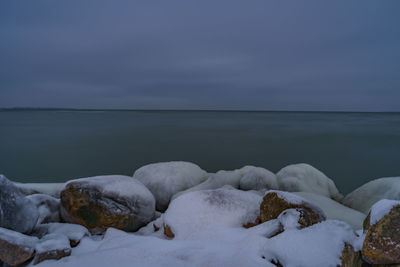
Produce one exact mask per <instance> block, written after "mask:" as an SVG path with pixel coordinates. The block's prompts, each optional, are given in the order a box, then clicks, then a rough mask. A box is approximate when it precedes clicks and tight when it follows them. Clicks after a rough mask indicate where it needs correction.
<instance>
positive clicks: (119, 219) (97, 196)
mask: <svg viewBox="0 0 400 267" xmlns="http://www.w3.org/2000/svg"><path fill="white" fill-rule="evenodd" d="M154 212H155V199H154V197H153V195H152V194H151V192H150V191H149V190H148V189H147V188H146V187H145V186H144V185H143V184H142V183H141V182H139V181H138V180H136V179H134V178H132V177H128V176H122V175H108V176H96V177H89V178H82V179H77V180H72V181H70V182H68V183H66V185H65V188H64V189H63V190H62V191H61V216H62V218H63V219H64V220H65V221H66V222H69V223H77V224H81V225H83V226H85V227H86V228H88V229H89V230H92V231H93V232H103V231H104V230H106V229H107V228H109V227H114V228H117V229H121V230H124V231H136V230H137V229H139V228H140V227H141V226H143V225H145V224H147V223H148V222H150V221H151V220H152V219H153V217H154Z"/></svg>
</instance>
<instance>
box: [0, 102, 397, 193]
mask: <svg viewBox="0 0 400 267" xmlns="http://www.w3.org/2000/svg"><path fill="white" fill-rule="evenodd" d="M171 160H185V161H191V162H194V163H196V164H198V165H199V166H200V167H202V168H203V169H205V170H207V171H209V172H214V171H217V170H221V169H225V170H228V169H237V168H240V167H242V166H244V165H254V166H261V167H265V168H267V169H269V170H271V171H273V172H277V171H278V170H279V169H281V168H282V167H284V166H286V165H288V164H292V163H301V162H305V163H309V164H311V165H313V166H315V167H316V168H318V169H320V170H321V171H323V172H324V173H325V174H326V175H328V176H329V177H330V178H332V179H333V180H334V181H335V183H336V185H337V187H338V188H339V190H340V191H341V192H342V193H348V192H350V191H352V190H353V189H355V188H356V187H358V186H360V185H362V184H363V183H365V182H367V181H369V180H372V179H376V178H379V177H388V176H400V113H329V112H239V111H100V110H97V111H83V110H25V111H21V110H17V111H0V173H3V174H5V175H6V176H7V177H8V178H10V179H11V180H14V181H19V182H63V181H67V180H69V179H73V178H78V177H87V176H93V175H100V174H126V175H132V174H133V172H134V171H135V169H137V168H138V167H140V166H142V165H145V164H147V163H152V162H160V161H171Z"/></svg>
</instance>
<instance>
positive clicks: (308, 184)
mask: <svg viewBox="0 0 400 267" xmlns="http://www.w3.org/2000/svg"><path fill="white" fill-rule="evenodd" d="M276 176H277V179H278V184H279V189H280V190H283V191H289V192H310V193H314V194H319V195H322V196H326V197H330V198H333V199H336V200H340V199H342V198H343V196H342V195H341V194H340V193H339V191H338V189H337V188H336V185H335V183H334V182H333V181H332V180H331V179H329V178H328V177H327V176H326V175H325V174H323V173H322V172H321V171H319V170H317V169H316V168H314V167H312V166H311V165H308V164H304V163H301V164H294V165H289V166H286V167H285V168H283V169H281V170H280V171H279V172H278V173H277V174H276Z"/></svg>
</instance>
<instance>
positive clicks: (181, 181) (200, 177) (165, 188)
mask: <svg viewBox="0 0 400 267" xmlns="http://www.w3.org/2000/svg"><path fill="white" fill-rule="evenodd" d="M206 175H207V173H206V172H205V171H204V170H202V169H201V168H200V167H199V166H197V165H196V164H193V163H190V162H182V161H173V162H160V163H153V164H148V165H145V166H143V167H141V168H139V169H137V170H136V171H135V173H134V175H133V177H134V178H136V179H138V180H139V181H141V182H142V183H143V184H144V185H145V186H146V187H147V188H148V189H149V190H150V191H151V192H152V193H153V195H154V197H155V198H156V205H157V210H160V211H164V210H166V209H167V207H168V204H169V202H170V200H171V197H172V196H173V195H174V194H176V193H177V192H180V191H183V190H185V189H188V188H190V187H193V186H195V185H197V184H199V183H201V182H203V181H204V180H205V178H206Z"/></svg>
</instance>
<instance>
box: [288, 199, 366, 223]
mask: <svg viewBox="0 0 400 267" xmlns="http://www.w3.org/2000/svg"><path fill="white" fill-rule="evenodd" d="M294 194H296V195H298V196H301V197H303V198H304V199H306V200H308V201H309V202H311V203H314V204H317V205H318V207H320V208H321V209H322V210H323V211H324V213H325V215H326V218H327V219H328V220H339V221H344V222H346V223H348V224H349V225H351V226H352V227H353V229H355V230H358V229H362V225H363V221H364V219H365V217H366V215H365V214H364V213H361V212H359V211H357V210H355V209H352V208H349V207H346V206H344V205H342V204H340V203H339V202H336V201H335V200H332V199H330V198H328V197H325V196H321V195H318V194H314V193H309V192H294Z"/></svg>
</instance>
